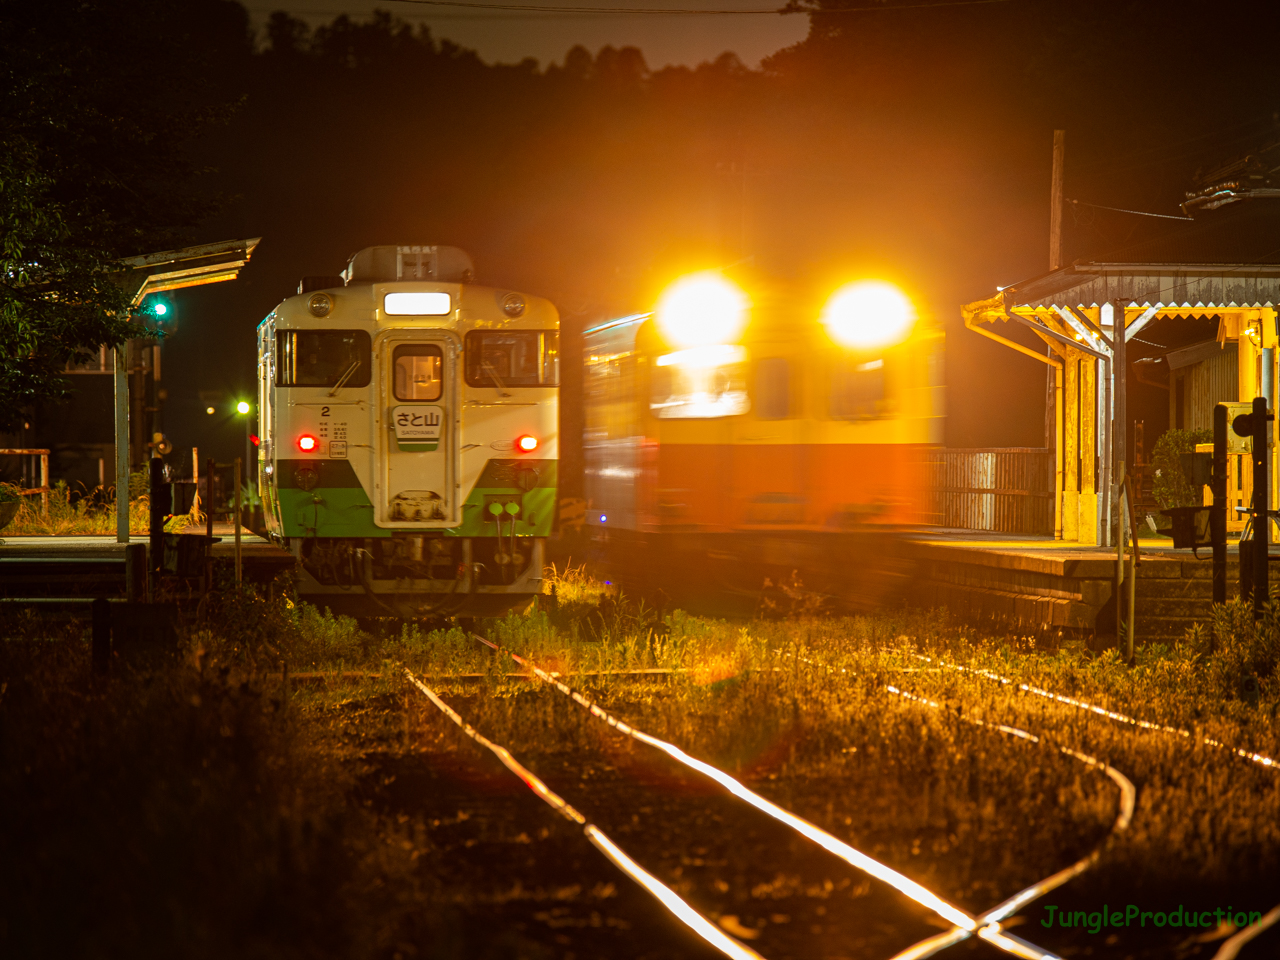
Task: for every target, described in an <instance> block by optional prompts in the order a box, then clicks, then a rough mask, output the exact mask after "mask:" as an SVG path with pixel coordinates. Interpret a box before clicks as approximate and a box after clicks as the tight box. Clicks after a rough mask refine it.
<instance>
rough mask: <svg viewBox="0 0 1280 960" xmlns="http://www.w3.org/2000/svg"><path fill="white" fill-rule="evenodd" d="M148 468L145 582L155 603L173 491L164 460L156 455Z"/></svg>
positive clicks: (149, 596)
mask: <svg viewBox="0 0 1280 960" xmlns="http://www.w3.org/2000/svg"><path fill="white" fill-rule="evenodd" d="M148 468H149V479H150V484H149V487H150V497H151V504H150V521H151V522H150V524H149V527H148V531H147V532H148V535H149V549H150V555H149V556H148V558H147V569H148V572H149V573H150V577H149V578H148V582H147V593H148V599H149V600H150V601H151V602H152V603H155V602H156V600H157V596H156V594H157V592H158V591H159V588H160V571H161V570H163V569H164V522H165V520H166V519H167V517H168V514H169V511H170V510H171V509H172V507H173V500H172V496H173V491H172V490H171V489H170V487H169V484H168V483H167V482H166V481H165V477H164V461H163V460H161V459H160V458H159V457H158V456H157V457H152V458H151V461H150V463H149V464H148Z"/></svg>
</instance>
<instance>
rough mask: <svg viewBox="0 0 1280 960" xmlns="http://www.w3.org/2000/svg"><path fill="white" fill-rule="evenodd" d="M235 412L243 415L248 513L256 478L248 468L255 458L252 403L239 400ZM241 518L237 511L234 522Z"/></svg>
mask: <svg viewBox="0 0 1280 960" xmlns="http://www.w3.org/2000/svg"><path fill="white" fill-rule="evenodd" d="M236 413H238V414H240V416H242V417H244V474H243V476H244V481H243V482H244V484H245V486H247V487H248V488H249V504H248V506H249V513H250V514H251V515H252V513H253V492H254V491H253V487H254V480H255V479H256V478H257V470H256V469H250V466H249V465H250V464H252V463H254V462H255V461H256V460H257V458H256V457H255V456H253V405H252V404H250V403H249V401H248V400H241V401H240V402H239V403H237V404H236ZM241 521H242V518H241V517H240V516H239V512H238V511H237V515H236V523H240V522H241Z"/></svg>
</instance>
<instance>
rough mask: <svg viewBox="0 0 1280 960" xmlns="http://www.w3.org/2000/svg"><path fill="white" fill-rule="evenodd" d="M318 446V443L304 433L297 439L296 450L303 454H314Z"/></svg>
mask: <svg viewBox="0 0 1280 960" xmlns="http://www.w3.org/2000/svg"><path fill="white" fill-rule="evenodd" d="M319 445H320V441H318V440H317V439H316V438H315V437H313V436H312V435H311V434H309V433H304V434H303V435H302V436H300V437H299V438H298V449H299V450H301V451H302V452H303V453H315V450H316V447H318V446H319Z"/></svg>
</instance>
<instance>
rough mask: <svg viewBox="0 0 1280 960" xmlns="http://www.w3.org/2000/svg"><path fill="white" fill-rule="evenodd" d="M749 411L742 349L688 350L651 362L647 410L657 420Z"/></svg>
mask: <svg viewBox="0 0 1280 960" xmlns="http://www.w3.org/2000/svg"><path fill="white" fill-rule="evenodd" d="M750 409H751V400H750V398H749V397H748V396H747V351H746V350H744V349H743V348H742V347H739V346H732V345H729V344H711V345H708V346H702V347H692V348H690V349H688V350H678V351H676V352H675V353H668V354H666V355H664V356H661V357H658V358H657V359H656V360H655V361H654V365H653V382H652V390H651V393H650V395H649V411H650V412H651V413H652V414H653V415H654V416H655V417H657V418H658V419H660V420H710V419H715V418H718V417H733V416H738V415H739V414H743V413H746V412H747V411H749V410H750Z"/></svg>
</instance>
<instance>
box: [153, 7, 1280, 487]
mask: <svg viewBox="0 0 1280 960" xmlns="http://www.w3.org/2000/svg"><path fill="white" fill-rule="evenodd" d="M653 2H657V0H653ZM696 2H697V3H700V4H701V3H705V4H706V5H708V6H715V7H717V8H719V7H723V6H730V4H725V3H723V2H719V3H713V2H712V0H696ZM738 2H740V3H743V4H744V5H748V6H757V5H762V4H760V3H759V0H738ZM732 5H733V6H736V5H737V3H735V4H732ZM281 6H282V4H280V3H278V2H277V3H267V2H265V0H253V2H252V3H251V5H250V13H251V22H252V23H253V24H254V25H255V26H256V27H257V28H258V33H257V44H258V49H259V51H260V52H258V53H257V54H254V55H253V56H252V58H251V59H252V62H251V63H248V64H246V65H245V66H244V67H243V68H237V71H236V77H237V80H238V81H242V82H243V87H242V90H241V94H240V95H241V96H243V101H242V105H241V107H240V108H239V110H238V112H237V113H236V115H235V117H234V118H233V119H232V120H231V121H230V122H229V123H228V124H227V125H226V126H224V127H219V128H217V129H213V130H210V131H209V132H207V133H206V134H205V135H204V136H203V137H202V138H201V139H200V141H199V142H198V143H197V145H196V146H197V152H198V155H199V157H200V159H201V161H202V162H204V163H206V164H207V165H208V166H209V167H210V168H212V169H213V170H214V171H216V172H215V173H214V174H213V175H212V177H210V178H206V179H207V181H208V182H207V183H206V185H212V186H214V187H216V188H217V189H218V190H220V191H222V192H223V194H224V195H225V197H226V198H227V202H226V203H225V204H224V206H223V208H222V211H221V212H220V213H219V214H218V215H216V216H215V217H213V218H211V219H209V220H207V221H206V222H204V223H203V224H201V225H200V226H199V228H198V229H197V230H194V231H192V233H191V238H192V242H202V241H210V240H221V239H228V238H232V237H250V236H261V237H263V241H262V244H261V246H260V247H259V250H258V252H257V254H256V255H255V257H254V260H253V263H252V264H250V266H249V267H248V268H247V269H246V270H245V271H244V273H243V274H242V277H241V279H240V280H238V281H236V282H235V283H228V284H221V285H217V286H212V287H203V288H199V289H195V290H191V291H186V292H183V293H180V294H178V295H177V296H176V301H177V306H178V307H179V310H178V321H177V329H176V332H175V333H174V335H173V336H172V337H171V338H170V339H169V341H168V345H167V346H166V368H165V377H166V379H167V380H168V381H169V382H168V384H167V388H168V391H169V401H168V403H167V405H166V409H165V414H164V416H165V430H166V433H167V434H168V435H169V436H170V439H171V440H172V441H173V442H174V445H175V448H176V449H177V451H183V450H186V451H188V452H187V454H186V456H185V459H183V460H182V461H181V464H182V465H183V466H185V464H186V463H188V462H189V448H190V447H191V446H192V445H198V446H200V448H201V450H202V451H205V450H208V451H209V452H211V453H214V454H216V455H217V456H218V457H219V458H220V459H227V458H230V457H232V456H235V455H236V454H237V453H238V452H239V451H240V450H242V449H243V432H242V425H241V423H240V422H238V421H237V420H236V419H235V418H234V417H231V416H228V415H225V414H224V413H223V412H222V409H225V408H220V410H219V413H218V414H217V415H215V416H213V417H209V416H207V415H205V413H204V408H205V405H206V398H207V397H208V396H210V395H212V394H220V395H222V396H224V397H225V398H226V399H227V400H229V401H230V400H234V398H235V397H236V396H237V395H248V394H249V393H250V392H251V390H252V388H253V375H254V328H255V326H256V324H257V323H258V322H259V321H260V320H261V319H262V318H263V317H264V316H265V315H266V314H267V313H268V312H270V310H271V309H272V308H273V307H274V306H275V305H276V304H277V303H279V302H280V300H281V299H283V298H284V297H287V296H289V295H292V294H293V293H294V292H295V290H296V286H297V283H298V280H299V278H300V277H302V276H303V275H305V274H315V273H321V274H331V273H335V272H337V271H339V270H340V269H342V267H343V266H344V264H345V262H346V259H347V257H348V256H349V255H350V254H352V253H353V252H355V251H356V250H358V249H360V248H362V247H364V246H369V245H372V244H379V243H444V244H453V245H457V246H461V247H463V248H464V249H467V250H468V251H469V252H470V253H471V254H472V256H473V258H474V259H475V262H476V264H477V267H478V272H479V279H480V281H481V282H486V283H492V284H494V285H499V286H507V287H510V288H514V289H522V290H525V291H527V292H530V293H534V294H540V295H543V296H548V297H550V298H551V299H552V300H553V301H554V302H555V303H556V304H557V306H558V307H560V309H561V311H562V313H563V314H564V315H565V316H569V315H571V314H572V315H576V316H577V317H578V321H579V322H581V320H582V319H583V318H594V317H603V316H607V315H610V314H613V315H617V314H620V313H622V312H633V311H635V310H642V309H646V308H647V307H648V306H649V305H650V304H651V303H652V302H653V298H654V297H655V296H656V294H657V292H658V291H659V290H660V289H661V287H662V286H663V285H665V284H666V283H668V282H670V280H672V279H674V278H675V277H676V276H678V275H679V274H680V273H681V272H683V271H687V270H692V269H701V268H706V267H714V266H718V265H723V264H728V263H733V262H737V261H741V260H744V259H746V260H749V261H750V263H751V265H752V267H753V269H756V270H758V271H760V272H761V273H763V274H768V275H770V276H774V277H782V278H785V279H786V280H787V281H788V282H790V283H793V284H794V285H795V289H796V290H797V291H800V293H798V295H802V296H806V297H809V298H811V299H813V300H814V302H815V303H817V302H819V301H820V300H821V298H822V297H823V296H825V295H827V294H829V292H830V291H832V290H834V289H835V288H836V287H837V286H839V285H840V284H841V283H843V282H846V281H848V280H851V279H858V278H862V277H877V278H881V279H887V280H891V281H893V282H896V283H898V284H899V285H900V286H901V287H902V288H903V289H904V290H906V291H907V292H908V293H909V294H910V295H911V296H912V297H913V299H915V301H916V303H917V304H918V306H919V308H920V310H921V311H922V312H923V313H925V314H927V315H931V316H934V317H937V318H939V319H940V320H941V321H942V322H943V323H944V325H945V327H946V330H947V338H948V340H947V373H946V376H947V382H948V409H947V418H948V419H947V432H946V443H947V445H948V446H953V447H989V446H1040V445H1042V444H1043V442H1044V434H1043V398H1044V368H1043V367H1042V366H1041V365H1039V364H1036V363H1035V362H1034V361H1032V360H1028V359H1026V358H1023V357H1020V356H1018V355H1016V354H1014V353H1013V352H1012V351H1009V350H1006V349H1004V348H1001V347H999V346H997V345H995V344H992V343H990V342H988V341H985V340H983V339H981V338H978V337H977V336H975V335H973V334H972V333H969V332H968V331H965V330H964V328H963V326H962V325H961V322H960V309H959V308H960V306H961V305H962V304H964V303H967V302H969V301H972V300H975V299H978V298H981V297H987V296H990V295H992V294H993V293H994V292H995V288H996V287H997V285H1005V284H1010V283H1014V282H1017V281H1020V280H1023V279H1026V278H1028V277H1031V276H1035V275H1038V274H1041V273H1044V272H1046V270H1047V268H1048V262H1047V259H1048V224H1049V179H1050V156H1051V148H1052V137H1053V130H1054V129H1055V127H1062V128H1065V129H1066V130H1067V161H1066V194H1067V196H1068V197H1069V198H1073V199H1079V200H1081V201H1084V202H1085V203H1086V204H1095V205H1100V206H1074V207H1072V208H1071V209H1070V210H1069V211H1068V215H1067V220H1066V225H1065V231H1066V236H1065V244H1066V253H1067V260H1068V262H1069V261H1070V260H1073V259H1076V258H1080V257H1085V258H1092V257H1096V256H1101V255H1103V254H1108V253H1110V252H1113V251H1117V250H1123V248H1125V247H1126V246H1127V245H1130V244H1133V243H1135V242H1136V241H1139V240H1141V239H1143V238H1144V237H1147V236H1150V235H1152V234H1153V233H1158V232H1160V231H1162V230H1166V229H1172V228H1176V227H1177V226H1178V224H1177V223H1176V222H1174V221H1170V220H1166V219H1159V218H1149V217H1136V216H1132V215H1129V214H1121V213H1116V212H1113V211H1107V210H1105V209H1102V207H1105V206H1113V207H1119V208H1124V209H1127V210H1138V211H1150V212H1158V213H1162V214H1164V215H1165V216H1170V215H1177V214H1178V213H1179V209H1178V203H1179V201H1180V200H1181V199H1182V197H1183V192H1184V191H1185V190H1186V189H1187V188H1188V187H1189V186H1190V185H1191V182H1192V180H1193V177H1194V174H1195V172H1196V170H1197V169H1199V168H1200V167H1202V166H1204V165H1205V164H1212V163H1215V162H1220V161H1221V160H1223V159H1226V158H1229V157H1232V156H1235V155H1238V154H1239V153H1240V152H1242V151H1247V150H1250V149H1256V147H1257V146H1258V145H1259V144H1262V143H1265V142H1268V138H1273V137H1275V136H1276V134H1277V126H1278V124H1277V120H1276V115H1275V112H1274V111H1275V110H1276V108H1277V107H1280V89H1278V87H1277V81H1276V79H1275V77H1274V76H1273V75H1272V73H1270V72H1268V71H1267V70H1266V69H1264V66H1265V62H1266V61H1265V58H1264V59H1258V58H1243V59H1241V60H1239V62H1238V64H1237V66H1236V67H1234V68H1233V69H1232V70H1217V69H1215V70H1212V71H1205V70H1198V71H1192V70H1188V69H1182V68H1181V67H1180V66H1177V65H1174V64H1171V63H1168V62H1166V63H1165V64H1164V67H1162V68H1161V69H1159V70H1154V69H1153V70H1146V69H1142V68H1139V67H1137V66H1136V65H1135V63H1134V60H1133V57H1132V56H1128V55H1127V54H1126V53H1125V52H1126V51H1130V50H1131V49H1132V48H1133V47H1134V45H1135V44H1140V45H1144V46H1145V47H1150V46H1152V45H1155V46H1156V47H1160V48H1162V49H1163V48H1169V47H1170V45H1171V44H1173V45H1176V43H1177V42H1180V41H1179V39H1178V38H1183V39H1185V26H1186V24H1187V23H1191V22H1196V21H1198V20H1199V19H1201V18H1203V17H1206V16H1209V15H1210V14H1214V11H1215V10H1217V9H1218V8H1216V7H1214V6H1213V5H1212V4H1205V3H1199V4H1197V3H1184V4H1181V5H1177V6H1167V5H1162V6H1160V7H1159V8H1155V7H1153V6H1152V5H1144V4H1140V3H1139V4H1130V5H1127V6H1124V7H1123V8H1119V7H1116V6H1115V5H1112V4H1108V3H1102V2H1100V0H1053V2H1045V3H1031V2H1029V0H1011V2H1007V3H993V4H985V5H965V6H956V7H950V8H936V7H926V8H921V9H914V8H913V9H908V10H897V11H893V12H876V13H873V14H867V15H861V14H860V15H858V16H857V18H856V19H854V18H848V17H845V18H841V17H836V16H829V17H827V18H826V20H819V27H820V29H818V30H816V31H815V32H814V33H813V34H812V35H809V34H808V23H809V18H808V17H806V16H796V17H760V18H755V17H743V18H737V17H705V18H704V17H695V18H675V17H661V18H657V17H655V18H651V19H643V20H642V19H640V18H635V17H626V18H623V17H618V18H598V19H589V20H588V19H583V18H564V17H555V18H549V19H541V18H538V17H534V16H532V15H520V17H519V18H518V19H516V18H513V19H510V20H507V19H494V20H493V22H489V20H488V19H487V18H489V17H490V15H489V14H483V15H480V14H471V13H465V12H463V13H453V12H447V13H445V14H442V15H440V19H438V20H437V19H431V20H421V19H413V20H412V21H410V22H411V23H412V24H413V25H414V29H415V30H416V29H419V28H420V27H421V26H422V25H424V24H426V25H428V26H429V27H430V30H431V37H432V41H431V43H432V44H433V45H434V46H433V47H432V49H434V50H436V53H433V54H431V56H430V57H428V59H429V60H431V63H430V64H428V65H426V66H423V65H422V63H419V62H418V61H416V60H413V58H412V57H410V58H409V59H408V60H403V62H402V60H401V59H398V58H400V55H399V54H397V53H395V52H394V50H395V44H394V43H391V42H390V40H388V37H389V36H390V34H388V33H386V31H383V33H381V34H377V36H374V34H375V33H377V31H373V33H370V32H369V31H366V30H365V29H364V28H362V27H361V28H353V29H350V30H347V31H346V32H345V33H341V31H340V33H341V36H339V37H338V39H337V40H334V39H333V38H332V37H330V39H329V40H328V41H326V43H327V46H326V45H325V44H324V43H322V44H320V45H319V46H316V45H315V44H312V45H311V46H309V47H306V51H307V52H306V53H305V55H304V54H298V55H293V54H290V55H288V56H285V55H283V54H281V55H273V54H271V53H270V51H266V52H262V51H263V50H264V47H265V44H266V38H265V32H264V30H263V27H264V24H265V23H266V18H267V16H268V15H269V12H270V11H271V10H272V9H276V8H279V7H281ZM372 6H373V4H366V5H361V4H356V3H354V2H347V0H294V2H293V3H292V4H288V5H285V8H286V9H287V10H289V11H290V12H291V13H292V14H293V15H294V16H297V17H299V18H300V19H302V20H304V21H305V22H306V24H308V25H309V27H310V28H312V29H314V28H316V27H321V28H324V25H325V24H327V23H332V21H331V20H330V19H328V18H329V14H327V13H326V11H328V10H338V9H345V10H349V11H350V12H351V13H352V15H353V17H354V18H355V19H356V20H357V21H364V20H365V19H366V18H367V17H368V16H371V14H369V13H368V11H369V10H370V9H371V8H372ZM383 7H394V8H395V9H394V11H393V15H394V16H400V15H401V14H404V13H406V12H407V14H408V15H413V14H415V13H420V12H421V11H415V10H413V9H412V6H411V5H409V4H403V3H401V4H383ZM402 8H409V9H408V10H407V11H406V10H404V9H402ZM1243 8H1244V5H1241V9H1242V10H1243ZM1155 10H1158V15H1154V14H1153V13H1152V11H1155ZM1117 11H1118V12H1117ZM1214 15H1215V16H1216V14H1214ZM433 16H434V15H433ZM1276 16H1280V14H1273V15H1272V17H1273V19H1275V17H1276ZM445 17H455V18H457V19H445ZM1277 26H1280V24H1278V25H1277ZM395 29H397V30H398V29H400V28H399V27H396V28H395ZM362 31H364V32H362ZM392 32H394V31H392ZM1265 32H1266V31H1264V30H1261V29H1260V30H1259V31H1258V32H1257V33H1256V34H1255V35H1257V36H1262V35H1264V34H1265ZM315 36H317V37H319V36H320V34H316V35H315ZM806 36H808V39H804V38H805V37H806ZM442 39H452V40H453V41H454V42H455V43H457V44H461V45H462V48H463V50H462V51H459V50H457V49H455V48H452V47H449V45H447V44H445V45H444V46H443V47H442V46H441V44H440V41H441V40H442ZM798 41H803V42H798ZM306 42H307V43H311V41H310V39H308V40H307V41H306ZM397 42H398V41H397ZM415 42H416V41H415ZM575 44H582V45H584V46H585V47H586V48H587V50H588V51H589V53H590V54H591V57H594V58H595V60H594V62H592V60H591V58H588V60H587V62H586V63H585V65H584V64H579V65H578V68H580V70H581V71H585V72H582V74H581V79H573V80H570V79H566V77H567V76H568V74H567V73H566V72H565V71H563V70H561V68H562V67H563V66H564V64H565V62H566V54H567V52H568V50H569V48H570V47H572V46H573V45H575ZM629 44H635V45H638V46H639V47H640V49H641V53H642V55H643V57H644V63H645V64H646V65H647V68H648V70H649V72H648V73H647V74H646V73H644V71H643V70H642V69H641V66H640V65H639V64H638V63H636V62H632V61H629V60H628V59H627V57H625V56H622V57H619V56H617V55H616V54H610V53H609V51H608V50H605V51H604V53H601V51H602V48H604V47H606V46H608V47H612V48H615V49H616V48H619V47H622V46H626V45H629ZM1162 45H1163V46H1162ZM446 48H447V49H448V50H452V52H444V53H442V52H441V51H442V50H446ZM468 48H473V49H474V50H475V51H476V52H477V53H478V55H479V56H478V58H474V65H473V66H468V64H469V63H472V61H471V60H468V58H467V54H466V53H465V52H464V51H465V50H466V49H468ZM726 48H732V49H734V50H735V52H737V53H738V54H739V56H740V57H741V59H742V60H743V61H744V62H746V63H747V64H748V65H749V66H754V65H755V64H756V63H757V62H758V61H759V59H760V58H761V57H762V56H765V57H768V59H767V60H766V61H765V70H764V71H763V72H754V71H753V72H748V73H744V72H742V71H741V69H740V68H736V67H734V66H732V64H725V63H722V64H721V65H720V66H719V67H716V68H711V67H707V66H705V65H704V66H703V67H701V68H697V65H698V64H703V63H704V62H705V61H707V60H708V59H710V58H715V57H717V56H718V55H719V54H720V53H722V52H723V51H724V50H725V49H726ZM994 51H999V53H998V55H996V54H995V53H994ZM1122 54H1123V55H1124V56H1122ZM1060 55H1061V56H1062V57H1068V55H1069V57H1068V59H1066V60H1063V59H1059V58H1060ZM524 56H531V57H534V58H537V59H538V61H539V64H540V67H539V68H538V69H536V70H531V69H529V68H527V67H525V68H518V67H494V66H487V65H486V64H493V63H507V64H513V63H518V62H519V61H520V60H521V59H522V57H524ZM1126 57H1127V59H1126ZM431 58H434V59H431ZM1065 62H1070V63H1072V64H1073V68H1072V69H1070V70H1063V69H1060V66H1059V65H1060V64H1061V63H1065ZM668 63H670V64H676V65H677V66H678V69H666V70H663V69H662V66H663V65H664V64H668ZM415 64H417V65H415ZM552 65H553V68H552V69H551V70H550V71H548V67H549V66H552ZM691 67H693V68H696V69H690V68H691ZM575 76H576V75H575ZM815 309H816V308H815ZM1001 332H1003V333H1005V334H1006V335H1010V336H1012V337H1013V338H1015V339H1018V338H1021V337H1023V336H1024V334H1023V333H1022V332H1021V331H1013V332H1011V331H1001ZM1025 336H1026V337H1030V336H1031V335H1030V334H1026V335H1025ZM1144 389H1145V388H1144ZM1152 389H1154V388H1152ZM1146 400H1149V401H1150V404H1149V406H1150V407H1151V409H1152V410H1153V411H1155V413H1156V415H1159V412H1160V411H1161V410H1162V409H1165V408H1164V407H1162V404H1167V399H1164V398H1162V397H1160V396H1156V395H1155V394H1154V393H1153V394H1152V396H1151V397H1148V398H1146ZM1146 400H1144V399H1143V397H1142V396H1141V390H1135V396H1134V400H1133V403H1134V404H1135V410H1141V409H1143V404H1144V403H1145V402H1146ZM1153 426H1154V427H1155V428H1156V430H1159V429H1163V425H1161V424H1153Z"/></svg>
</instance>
